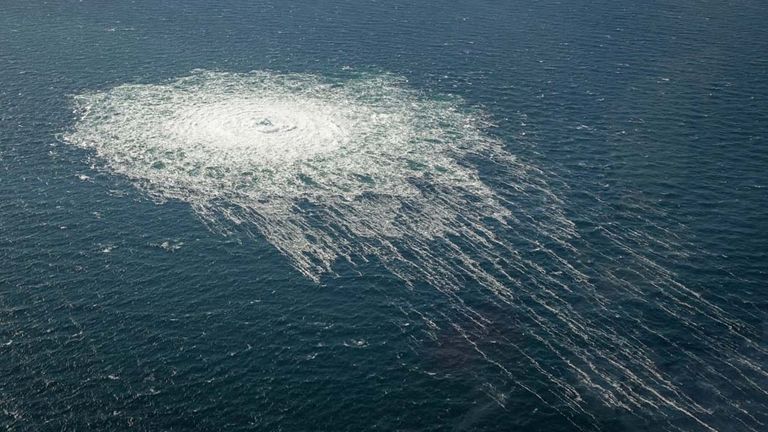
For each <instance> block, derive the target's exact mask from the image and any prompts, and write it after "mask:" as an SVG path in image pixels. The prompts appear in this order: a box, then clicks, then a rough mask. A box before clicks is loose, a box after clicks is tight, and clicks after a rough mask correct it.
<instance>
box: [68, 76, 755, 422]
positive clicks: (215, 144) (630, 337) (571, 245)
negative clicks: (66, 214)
mask: <svg viewBox="0 0 768 432" xmlns="http://www.w3.org/2000/svg"><path fill="white" fill-rule="evenodd" d="M75 102H76V105H77V112H78V113H79V119H78V121H77V123H76V125H75V127H74V128H73V130H72V131H70V132H69V133H67V134H66V135H65V137H64V139H65V140H66V141H67V142H69V143H71V144H74V145H76V146H79V147H83V148H87V149H91V150H92V151H93V152H94V153H95V155H96V156H97V159H98V160H99V161H101V162H102V163H103V164H104V166H105V167H106V168H108V169H109V170H110V171H112V172H114V173H117V174H120V175H123V176H125V177H127V178H129V179H131V180H133V181H134V183H135V184H136V185H137V187H139V188H141V189H142V190H144V191H146V192H147V193H148V194H150V195H151V196H153V197H155V198H157V199H162V200H165V199H177V200H182V201H185V202H188V203H190V204H191V205H192V206H193V207H194V208H195V209H196V211H197V212H198V213H199V214H200V216H201V217H202V218H203V219H204V220H206V221H208V222H209V223H210V224H211V225H212V226H216V227H226V226H227V224H231V223H236V224H242V226H246V227H253V228H255V230H256V231H258V233H259V235H260V236H263V237H264V238H266V239H267V240H268V241H269V242H270V243H271V244H273V245H274V246H275V247H276V248H277V249H278V250H280V251H281V252H282V253H283V254H284V255H285V256H286V257H288V258H289V259H290V260H291V262H292V263H293V265H294V266H295V268H296V269H298V270H299V271H300V272H301V273H303V274H304V275H306V276H307V277H309V278H311V279H313V280H319V279H321V278H322V277H323V275H326V274H332V273H333V272H334V268H336V267H337V266H336V265H337V264H338V262H339V260H344V261H346V262H348V263H350V264H351V265H359V264H361V263H363V262H366V261H367V260H369V259H371V258H375V259H377V260H378V261H379V262H380V263H381V264H383V265H384V266H386V267H387V268H388V269H389V270H390V271H391V272H392V273H393V274H394V275H396V276H398V277H399V278H401V279H402V280H403V281H404V282H405V283H406V284H413V285H416V284H426V285H427V286H430V287H432V288H434V289H436V290H438V291H440V292H442V293H443V294H444V295H445V296H446V297H445V298H446V299H447V300H448V302H447V304H448V305H450V306H449V307H448V308H446V309H439V308H437V307H436V308H435V309H434V310H424V309H423V308H422V309H420V308H419V307H415V306H413V305H411V304H408V303H405V304H401V307H402V309H403V311H404V312H405V313H407V314H408V315H409V316H417V317H419V318H420V319H423V321H424V322H425V323H426V328H427V329H430V330H429V331H430V332H433V333H434V335H435V337H436V335H437V332H438V331H441V330H440V327H441V326H442V327H443V328H445V327H447V328H450V329H452V331H454V332H455V333H456V334H458V335H460V337H461V338H462V339H464V340H465V341H466V343H467V344H468V345H467V346H469V347H470V349H471V350H473V351H474V352H476V353H477V355H478V356H479V357H480V358H482V359H484V360H485V361H487V362H488V364H489V365H491V366H492V367H494V368H496V370H498V371H500V373H501V376H503V377H504V379H505V380H509V381H510V382H513V383H514V384H515V385H517V386H518V387H519V388H522V389H524V390H525V391H528V392H530V393H531V394H533V395H535V396H536V397H537V398H538V399H539V400H540V401H541V402H542V403H544V404H546V405H548V406H549V407H550V408H551V409H553V410H555V411H558V412H561V413H562V414H563V415H564V416H565V417H566V418H569V419H575V418H587V419H590V418H591V419H593V420H595V421H597V419H595V417H594V416H593V415H592V414H591V413H590V410H589V402H587V401H588V398H587V397H588V395H589V397H591V398H597V399H599V400H601V401H602V402H603V403H605V404H606V405H608V406H611V407H615V408H622V409H626V410H627V411H629V412H631V413H632V414H633V415H638V416H645V417H652V418H658V416H662V418H666V416H668V413H670V412H674V413H676V415H678V416H683V417H685V418H687V419H688V421H690V422H693V424H695V425H697V427H700V428H703V429H710V430H711V429H712V426H711V425H710V421H711V414H712V410H711V409H708V408H707V407H705V406H702V405H701V404H700V403H699V402H698V400H697V399H694V398H693V397H692V396H690V395H689V394H686V393H685V391H684V390H683V389H682V388H681V387H679V386H678V385H677V384H675V382H674V379H673V378H672V377H670V376H667V375H666V374H665V373H664V372H663V371H661V370H660V369H659V368H657V366H656V364H655V362H654V359H655V358H657V357H658V353H656V352H655V351H654V349H653V347H649V346H647V345H645V343H644V342H643V340H645V339H649V340H650V339H653V338H658V339H663V340H667V339H666V338H667V337H666V336H665V335H664V333H665V328H664V323H663V321H659V322H658V323H657V322H651V321H647V320H646V319H645V317H644V316H643V312H642V311H635V310H633V309H631V308H629V307H626V308H625V307H623V305H626V304H632V302H635V303H647V307H648V308H653V309H654V310H655V311H657V312H658V313H659V314H661V315H663V316H664V317H666V319H668V320H674V322H675V323H678V324H680V325H683V326H686V327H689V328H690V329H691V332H693V333H694V334H695V336H696V337H697V338H698V339H697V340H699V341H702V343H703V344H704V345H705V346H707V347H711V348H712V349H717V350H719V351H718V352H720V353H721V354H722V356H721V357H722V364H719V365H715V364H712V363H711V360H705V359H703V358H702V357H701V356H698V355H696V354H695V353H692V352H688V351H683V354H679V353H678V355H682V356H683V357H685V358H686V361H687V362H688V364H689V365H694V368H698V369H696V371H695V372H693V373H697V374H700V378H701V379H702V380H703V381H712V382H715V381H723V380H725V379H728V378H726V377H725V376H724V375H723V374H722V373H720V372H719V371H720V370H725V369H722V368H730V369H728V370H733V371H735V374H736V375H737V376H740V377H743V379H741V380H736V381H733V382H736V384H734V385H735V386H736V390H737V391H747V390H748V391H755V392H760V394H765V391H764V390H762V389H761V388H760V386H759V382H760V380H764V379H765V378H766V377H768V373H766V371H765V369H764V367H763V366H762V365H761V364H760V363H759V362H756V361H755V358H757V357H756V356H762V355H765V353H766V351H765V349H764V348H763V347H762V346H761V345H760V344H757V343H755V342H754V340H753V339H751V338H750V337H749V335H748V334H747V332H746V331H745V330H741V329H743V328H744V327H743V326H742V324H741V323H740V322H739V321H738V320H736V319H734V318H733V317H732V316H730V315H728V314H727V313H726V312H725V311H723V310H722V309H720V308H719V307H717V306H716V305H714V304H712V303H710V302H708V301H707V300H705V299H704V298H702V297H700V296H698V294H696V293H695V292H693V291H691V290H690V289H688V288H687V287H685V286H684V285H682V284H680V283H679V282H677V281H675V280H674V275H672V274H671V272H669V271H667V270H666V269H664V268H663V267H661V266H659V265H658V264H657V263H655V262H653V261H652V260H650V259H649V258H647V257H646V256H645V255H644V254H643V253H642V252H641V251H639V249H638V248H637V247H635V246H634V244H638V245H645V246H644V247H646V248H649V247H651V246H649V245H653V247H659V248H674V247H676V243H675V239H674V238H673V236H671V235H670V236H668V237H669V238H667V237H665V238H654V237H652V236H650V235H648V234H644V233H639V232H632V233H631V236H629V237H627V236H625V235H624V234H623V233H621V232H619V230H618V228H616V227H614V226H611V225H606V227H605V228H602V229H603V232H604V235H603V237H604V238H605V242H606V244H607V246H604V245H598V246H595V245H591V244H581V246H579V247H583V248H587V249H590V248H594V249H595V253H598V254H603V253H606V252H602V249H599V248H603V247H612V248H613V249H615V250H616V251H618V252H617V253H620V254H621V256H622V259H621V262H618V261H617V260H616V259H614V258H613V257H611V256H606V257H605V260H606V261H608V262H609V263H616V267H615V269H613V268H611V269H605V270H603V274H602V275H601V277H602V280H603V281H604V282H605V283H607V284H609V285H610V289H608V290H603V289H601V286H600V285H598V284H595V283H594V280H593V278H592V277H589V276H587V275H586V274H585V272H593V273H594V272H597V271H600V270H599V269H592V268H590V266H589V265H587V266H584V265H582V264H581V262H580V260H579V258H578V256H579V248H577V247H576V246H575V244H576V242H578V241H581V240H580V239H579V238H578V235H577V232H576V230H575V228H574V224H573V223H572V222H571V221H570V220H568V219H567V218H566V217H565V215H564V211H563V209H562V201H561V200H560V198H558V196H557V195H556V194H555V193H553V191H552V190H551V188H550V187H549V186H548V183H547V178H546V176H545V175H544V173H542V172H541V171H540V170H538V169H537V168H536V167H533V166H530V165H528V164H525V163H523V162H521V161H519V160H517V159H516V158H515V157H514V156H513V155H511V154H509V153H508V152H507V151H506V150H505V148H504V144H503V143H502V142H500V141H499V140H497V139H494V138H492V137H491V136H490V135H489V134H488V133H487V132H486V128H487V126H488V123H487V122H486V121H485V119H484V116H483V115H482V113H480V112H478V111H477V110H470V109H468V108H467V107H466V106H464V104H463V103H462V102H461V101H460V100H458V99H456V98H451V97H445V96H444V97H440V98H435V97H427V96H426V95H424V94H421V93H419V92H416V91H414V90H410V89H408V88H407V86H406V83H405V81H404V80H403V79H401V78H398V77H393V76H390V75H363V76H359V77H357V78H353V79H346V80H334V79H326V78H321V77H317V76H313V75H306V74H274V73H268V72H252V73H248V74H231V73H214V72H206V71H198V72H196V73H194V74H193V75H191V76H188V77H184V78H181V79H178V80H175V81H170V82H166V83H162V84H140V85H122V86H119V87H116V88H113V89H111V90H107V91H104V92H93V93H86V94H83V95H80V96H77V97H76V98H75ZM476 160H481V161H482V165H483V166H484V169H485V170H487V171H488V174H485V175H487V176H492V177H493V182H494V185H495V187H496V188H497V189H496V190H494V189H492V188H490V187H489V186H488V185H487V184H486V183H485V182H483V181H481V178H480V177H481V176H480V174H479V173H478V168H477V167H476V166H475V165H474V163H473V161H476ZM640 222H641V223H645V224H646V225H647V223H646V222H647V221H640ZM513 239H514V243H513ZM521 244H522V245H524V246H525V247H526V253H521V252H520V251H519V249H518V247H519V245H521ZM532 256H536V257H537V259H536V260H533V259H532V258H531V257H532ZM587 259H588V258H587ZM624 270H626V271H624ZM621 274H626V275H627V276H624V278H622V277H621V276H619V275H621ZM625 278H628V279H625ZM473 284H474V285H473ZM472 286H475V287H479V288H470V287H472ZM651 296H653V298H657V299H660V300H659V303H658V304H656V303H651V302H649V300H648V299H649V298H651ZM478 301H480V302H483V303H484V304H486V305H488V308H490V309H493V310H496V311H502V312H501V313H502V316H501V317H497V318H495V319H494V318H492V317H490V316H488V314H487V313H486V314H481V313H479V312H477V311H476V310H475V308H473V307H472V306H470V305H471V304H477V302H478ZM395 303H397V302H396V301H395ZM619 316H621V317H622V319H623V320H624V321H623V322H634V323H636V324H635V325H634V326H633V331H634V334H628V333H626V329H623V328H621V326H613V325H610V323H611V322H612V320H614V318H618V317H619ZM507 320H510V321H512V322H514V323H516V324H515V325H517V326H518V328H519V329H520V331H519V332H520V333H521V334H524V335H525V341H524V342H516V341H515V340H514V339H513V338H511V337H510V335H509V332H508V331H506V332H505V333H503V334H501V335H497V336H496V338H495V339H494V340H489V338H488V336H487V335H488V334H490V333H491V332H492V331H494V329H497V328H499V326H504V325H506V323H507ZM606 323H609V324H608V325H606ZM510 325H512V324H510ZM707 326H710V327H711V328H713V329H714V330H712V331H711V332H710V331H709V330H707ZM515 331H517V330H515ZM521 337H522V336H521ZM733 341H737V342H738V343H741V344H746V345H747V346H748V347H749V349H750V350H751V351H750V352H752V353H754V354H750V355H747V354H743V353H742V352H740V351H739V349H738V347H737V345H738V343H734V342H733ZM670 344H674V341H670ZM542 352H548V354H547V356H549V357H553V358H555V359H557V363H556V364H555V363H553V362H551V361H544V360H543V359H542V358H541V353H542ZM510 353H513V354H514V355H512V354H510ZM510 356H512V357H514V358H515V359H516V360H514V361H516V362H521V361H522V362H528V364H529V368H530V370H533V371H535V372H536V373H537V374H538V376H539V379H541V380H545V381H547V382H548V383H549V390H547V391H546V392H541V391H538V390H536V388H535V386H532V385H531V384H530V382H529V380H528V377H521V376H517V375H516V374H515V373H514V372H513V371H514V370H515V369H514V368H512V367H511V366H510V365H508V364H506V363H505V360H504V359H509V358H510ZM564 368H565V369H564ZM564 370H568V371H569V372H568V374H567V376H564V372H563V371H564ZM733 375H734V374H729V375H728V377H729V378H730V377H732V376H733ZM502 396H503V395H501V396H499V397H498V398H496V399H497V402H498V403H499V404H501V405H503V400H504V399H505V398H504V397H502ZM715 399H716V401H715V402H713V404H715V403H716V404H718V406H728V407H730V408H729V409H731V408H732V411H733V413H734V414H731V415H733V416H735V418H739V419H740V421H741V422H742V423H743V424H744V425H746V427H747V428H748V429H750V430H757V429H758V427H757V426H754V425H756V424H758V423H759V421H758V420H757V419H756V418H755V417H752V416H750V415H749V414H748V413H746V414H745V413H744V412H742V411H743V410H740V408H739V406H740V405H739V402H738V401H733V400H732V399H730V398H729V397H728V396H727V395H726V393H722V394H720V395H719V396H718V397H717V398H715ZM669 421H671V420H669ZM574 426H575V427H577V424H576V422H575V421H574Z"/></svg>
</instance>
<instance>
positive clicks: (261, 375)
mask: <svg viewBox="0 0 768 432" xmlns="http://www.w3.org/2000/svg"><path fill="white" fill-rule="evenodd" d="M289 3H290V4H289ZM766 19H768V12H766V8H765V7H764V4H762V3H761V2H758V1H750V0H746V1H733V2H721V1H682V2H680V1H677V2H673V1H653V2H640V3H637V2H627V1H612V2H608V1H599V2H585V3H582V2H568V1H564V2H563V1H560V2H554V1H543V2H533V3H529V2H519V1H506V2H502V1H484V0H480V1H477V0H476V1H454V2H429V1H424V2H401V1H370V2H359V1H358V2H355V1H342V0H329V1H301V2H280V1H276V2H268V1H256V2H246V1H228V2H214V3H211V2H202V1H185V2H181V1H134V2H120V3H119V4H116V2H92V1H82V2H70V1H52V2H37V1H25V2H12V1H4V2H2V3H0V264H1V265H0V428H3V429H8V430H123V429H138V430H224V429H238V430H239V429H254V430H284V431H299V430H302V431H303V430H328V431H341V430H349V431H359V430H419V431H420V430H487V431H497V430H521V431H522V430H524V431H529V430H530V431H570V430H589V431H591V430H628V431H639V430H649V431H656V430H723V431H729V430H733V431H742V430H754V431H760V430H765V428H766V423H767V422H768V390H766V389H768V339H767V338H766V334H767V332H768V326H767V325H766V319H767V318H768V292H766V286H767V283H768V175H767V174H766V173H767V172H768V150H766V138H767V137H768V30H767V29H766V27H765V22H766ZM197 69H204V70H208V71H220V72H232V73H238V72H242V73H245V72H248V71H253V70H260V71H263V70H268V71H272V72H273V73H278V74H291V73H298V74H312V75H314V76H320V77H332V78H329V79H334V80H339V81H340V82H344V80H347V79H351V78H350V77H354V76H359V74H374V75H375V74H391V75H392V76H396V77H400V78H402V79H403V80H407V84H406V86H407V88H408V89H411V90H413V91H415V92H418V93H419V94H420V95H421V96H420V97H422V98H427V99H428V98H435V99H441V98H445V97H447V96H445V95H454V96H456V97H459V98H461V100H462V101H463V102H462V106H463V107H465V109H466V110H467V111H468V112H469V111H474V110H479V111H482V112H484V113H485V114H487V116H488V118H490V120H491V121H492V123H493V125H492V126H488V127H486V128H485V133H486V134H487V135H488V136H489V137H492V138H493V139H496V140H498V141H499V142H501V143H503V147H504V148H505V149H506V151H508V152H509V153H510V154H512V155H514V156H515V157H516V158H517V159H516V160H517V161H519V162H520V164H521V166H524V167H527V168H525V170H530V171H526V172H528V173H529V174H526V175H522V174H520V169H522V168H519V167H517V166H516V168H514V170H513V169H512V168H510V167H508V166H505V165H504V164H500V163H496V162H493V161H491V160H489V159H487V158H484V157H483V155H478V156H477V157H476V158H474V160H472V161H471V163H472V166H473V167H474V168H473V169H474V170H476V172H477V173H478V176H479V178H480V180H482V181H483V182H484V183H485V184H487V185H488V187H489V188H490V189H491V190H493V191H494V192H495V193H496V194H497V196H499V197H502V198H504V202H505V204H504V205H505V207H506V208H508V209H509V210H510V212H511V215H512V216H511V217H510V219H509V220H510V221H509V222H508V223H506V224H502V225H499V224H495V225H494V224H493V223H491V222H488V224H489V225H488V226H489V227H491V228H490V229H492V230H494V231H495V232H496V235H498V236H499V238H501V239H503V241H504V244H506V245H511V248H512V249H513V251H514V253H511V252H510V249H503V250H500V251H499V252H498V253H499V257H498V261H497V263H498V264H499V265H498V266H497V267H496V268H495V269H491V270H488V271H489V272H491V273H492V274H493V275H494V278H495V279H494V280H506V281H507V282H504V284H505V286H506V288H507V289H509V291H510V292H511V293H512V297H511V299H510V298H506V297H503V296H500V295H497V292H496V291H493V290H491V289H490V288H488V286H487V285H488V283H487V281H486V282H485V283H484V282H483V280H478V278H477V277H476V276H477V275H476V274H475V273H472V272H464V273H462V276H461V278H460V280H459V282H460V284H459V285H461V289H459V290H458V291H456V292H455V293H454V294H451V295H446V294H445V293H444V292H443V291H441V290H440V289H436V287H437V288H440V281H435V280H422V281H419V280H415V281H411V283H410V284H408V283H406V281H404V280H403V279H402V278H400V277H398V276H397V275H395V274H394V273H393V272H392V271H391V269H390V268H389V267H387V266H386V265H385V262H384V261H385V258H382V257H381V256H376V255H375V254H374V256H372V257H370V259H368V260H367V262H364V261H359V262H356V263H345V262H339V263H338V264H337V265H336V267H335V274H330V273H329V274H323V275H321V277H320V278H319V281H314V280H312V279H311V278H308V277H306V275H305V274H302V272H300V271H299V270H298V269H297V266H296V265H295V263H294V262H292V261H291V259H289V257H287V256H286V254H285V253H281V250H280V249H279V248H278V247H276V246H275V242H274V241H272V242H270V241H268V239H267V238H265V237H264V236H263V235H262V234H263V233H260V232H259V230H258V229H256V228H252V227H250V226H249V224H248V222H246V223H244V224H241V225H238V226H237V227H235V228H234V229H233V230H232V232H230V233H229V234H224V233H222V232H220V230H217V229H211V226H210V224H209V223H206V221H205V220H203V219H204V218H201V217H200V215H199V213H197V212H196V211H195V209H193V207H192V206H191V205H190V204H189V203H188V202H185V201H184V200H176V199H170V200H166V201H164V202H159V201H158V200H157V199H153V198H152V197H150V196H149V195H148V194H147V193H146V192H145V190H143V189H142V188H137V187H136V181H135V179H133V178H130V177H129V176H125V175H120V174H119V173H115V172H113V171H112V170H110V169H109V167H108V166H107V165H105V163H104V162H103V161H101V160H100V159H99V158H98V157H96V156H94V154H93V152H90V151H89V150H87V149H83V148H80V147H76V146H72V145H69V143H67V142H65V140H63V139H62V134H64V133H66V132H68V131H72V130H73V128H75V127H76V124H77V121H78V116H77V114H76V113H75V112H73V111H74V110H75V107H74V102H73V97H74V96H75V95H80V94H84V93H87V92H94V91H109V90H110V89H112V88H114V87H116V86H119V85H122V84H126V83H141V84H157V83H167V82H169V80H174V79H176V78H177V77H181V76H187V75H189V74H190V73H192V71H193V70H197ZM467 163H469V162H467ZM512 171H514V173H516V174H514V175H513V174H511V173H512ZM520 179H525V183H519V181H521V180H520ZM516 186H518V187H516ZM424 196H425V197H430V198H429V199H428V201H434V200H438V199H439V198H440V195H439V193H435V194H433V195H430V194H427V193H426V192H425V195H424ZM425 200H426V199H425ZM404 214H405V215H406V217H407V212H406V213H404ZM561 229H562V230H564V232H563V233H560V232H559V231H558V230H561ZM565 231H567V232H565ZM462 232H463V231H461V230H459V229H458V228H457V231H456V232H455V233H454V234H453V235H452V236H453V237H461V233H462ZM453 237H451V238H453ZM438 240H440V239H438ZM438 243H439V241H438ZM455 244H457V245H459V246H460V247H461V248H462V250H464V251H465V252H466V253H467V254H469V256H472V253H473V250H472V245H473V243H472V242H471V241H466V240H465V241H462V240H456V241H455ZM395 246H396V247H399V248H400V250H401V252H402V253H403V254H404V256H405V259H407V258H408V257H409V255H408V254H409V253H414V251H413V250H412V249H408V247H407V239H405V240H403V243H402V244H399V243H396V244H395ZM431 247H434V248H435V249H434V250H435V251H436V254H438V255H440V256H441V257H440V258H439V259H440V261H439V262H441V263H454V261H456V262H455V264H456V265H457V266H462V265H466V263H461V262H458V258H456V257H452V256H451V255H450V250H451V249H450V248H446V247H445V246H440V244H435V245H432V246H431ZM475 256H476V257H475V258H474V259H475V261H473V262H477V265H478V266H480V267H482V268H489V269H490V268H491V267H493V265H492V263H491V262H488V261H487V260H485V259H484V258H487V255H484V254H481V253H480V252H477V253H476V254H475ZM452 259H453V260H454V261H451V260H452ZM342 261H343V260H342ZM461 268H462V269H463V268H464V267H461ZM502 274H506V275H508V276H509V277H508V278H507V279H503V278H501V276H500V275H502ZM505 292H506V291H505ZM466 308H471V310H473V311H474V312H475V313H476V315H473V314H472V313H467V310H468V309H466ZM477 317H481V318H477Z"/></svg>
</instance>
